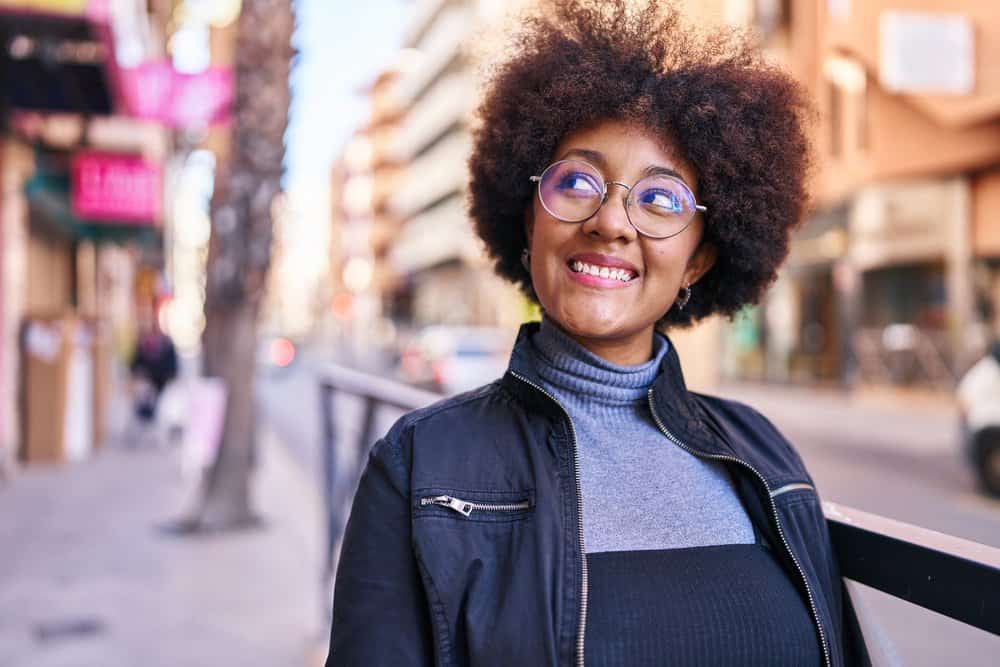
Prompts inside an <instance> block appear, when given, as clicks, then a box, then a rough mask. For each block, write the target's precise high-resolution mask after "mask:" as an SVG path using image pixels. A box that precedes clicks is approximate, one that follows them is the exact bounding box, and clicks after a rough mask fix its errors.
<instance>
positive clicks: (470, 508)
mask: <svg viewBox="0 0 1000 667" xmlns="http://www.w3.org/2000/svg"><path fill="white" fill-rule="evenodd" d="M428 505H437V506H439V507H447V508H448V509H451V510H455V511H456V512H458V513H459V514H462V515H463V516H469V515H470V514H472V513H473V512H523V511H524V510H527V509H531V503H530V502H529V501H527V500H524V501H521V502H519V503H474V502H470V501H468V500H462V499H460V498H455V497H454V496H428V497H426V498H421V499H420V506H421V507H427V506H428Z"/></svg>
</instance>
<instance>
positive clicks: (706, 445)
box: [328, 0, 868, 667]
mask: <svg viewBox="0 0 1000 667" xmlns="http://www.w3.org/2000/svg"><path fill="white" fill-rule="evenodd" d="M512 44H513V45H514V48H513V49H512V50H511V51H510V52H509V53H510V55H509V59H508V60H506V61H504V62H502V63H500V64H498V65H497V66H496V68H495V69H494V70H493V75H492V78H491V79H490V81H489V83H488V86H487V89H486V95H485V97H484V99H483V102H482V105H481V106H480V109H479V116H480V125H479V128H478V130H477V131H476V134H475V136H474V142H473V152H472V156H471V158H470V162H469V166H470V170H471V185H470V195H471V196H470V212H471V215H472V218H473V220H474V221H475V224H476V229H477V231H478V232H479V235H480V236H481V237H482V238H483V240H484V241H485V243H486V247H487V250H488V252H489V253H490V255H491V256H492V257H493V259H494V260H495V263H496V269H497V271H498V273H500V274H501V275H502V276H505V277H506V278H508V279H510V280H512V281H514V282H515V283H517V284H519V285H520V286H521V287H522V288H523V289H524V291H525V293H526V294H528V296H529V297H531V298H532V299H535V300H537V302H538V303H539V304H540V305H541V308H542V313H543V317H542V322H541V323H540V324H539V323H531V324H526V325H524V326H522V328H521V331H520V333H519V335H518V339H517V342H516V343H515V346H514V350H513V352H512V354H511V359H510V363H509V366H508V369H507V372H506V373H505V374H504V376H503V377H502V378H501V379H499V380H498V381H496V382H493V383H491V384H489V385H487V386H485V387H481V388H480V389H477V390H474V391H472V392H468V393H465V394H461V395H459V396H456V397H453V398H450V399H447V400H445V401H442V402H440V403H437V404H435V405H433V406H431V407H429V408H426V409H423V410H417V411H415V412H412V413H410V414H408V415H406V416H404V417H403V418H402V419H400V420H399V421H398V422H397V423H396V424H395V425H394V426H393V428H392V429H391V430H390V431H389V433H387V434H386V436H385V437H384V438H382V439H381V440H380V441H379V442H378V443H376V444H375V446H374V448H373V449H372V453H371V458H370V460H369V464H368V467H367V470H366V472H365V474H364V477H363V479H362V481H361V484H360V486H359V488H358V493H357V496H356V499H355V502H354V507H353V509H352V512H351V519H350V522H349V524H348V527H347V532H346V536H345V538H344V544H343V550H342V552H341V560H340V563H339V566H338V573H337V581H336V586H335V591H334V608H333V627H332V635H331V650H330V658H329V661H328V665H334V664H335V665H397V664H399V665H402V664H406V665H429V664H436V665H574V664H575V665H579V666H581V667H582V666H583V665H608V666H616V667H620V666H625V665H629V666H642V665H662V664H678V665H720V664H724V665H820V664H822V665H826V666H828V667H834V666H840V665H855V664H868V657H867V653H866V648H865V645H864V642H863V638H862V636H861V634H860V632H859V630H858V627H857V622H856V620H855V617H854V613H853V611H852V607H851V603H850V598H849V597H848V596H847V594H846V592H845V589H844V586H843V583H842V581H841V579H840V577H839V574H838V565H837V561H836V559H835V557H834V555H833V550H832V548H831V545H830V539H829V535H828V533H827V527H826V521H825V519H824V517H823V513H822V510H821V509H820V504H819V496H818V495H817V492H816V489H815V486H814V485H813V482H812V479H811V477H810V475H809V473H808V471H807V470H806V468H805V466H804V465H803V463H802V461H801V459H800V458H799V456H798V454H797V453H796V452H795V449H794V448H793V447H792V446H791V444H790V443H788V441H787V440H785V438H784V437H782V435H781V434H780V433H778V432H777V431H776V430H775V428H774V426H773V425H772V424H771V423H770V422H769V421H768V420H767V419H765V418H764V417H762V416H761V415H760V414H758V413H757V412H756V411H754V410H753V409H751V408H749V407H747V406H745V405H740V404H736V403H733V402H731V401H725V400H722V399H719V398H715V397H711V396H705V395H701V394H695V393H692V392H689V391H688V390H687V389H686V387H685V384H684V378H683V374H682V372H681V367H680V362H679V359H678V357H677V354H676V351H675V350H674V348H673V346H672V345H671V343H670V340H669V339H668V338H667V337H666V335H664V330H665V329H667V328H668V327H671V326H686V325H690V324H692V323H694V322H696V321H697V320H699V319H701V318H703V317H706V316H708V315H711V314H716V313H718V314H723V315H731V314H732V313H734V312H736V311H737V310H738V309H739V308H741V307H742V306H744V305H746V304H748V303H752V302H754V301H756V300H757V299H758V298H759V297H760V296H761V294H762V293H763V291H764V290H765V288H766V287H767V285H768V284H769V283H770V282H771V281H773V279H774V277H775V274H776V271H777V269H778V266H779V265H780V263H781V261H782V260H783V259H784V257H785V255H786V253H787V250H788V243H789V239H788V237H789V233H790V231H791V230H792V229H793V228H794V226H795V225H796V224H797V223H798V221H799V218H800V216H801V214H802V211H803V208H804V202H805V185H804V184H805V178H806V172H807V167H808V165H809V151H808V145H807V141H806V139H805V132H804V129H803V119H804V117H805V115H806V112H807V109H808V105H807V103H806V101H805V99H804V97H803V94H802V93H801V91H800V90H799V87H798V86H797V85H796V84H795V83H794V82H793V81H792V80H791V79H790V78H789V77H788V76H787V75H786V74H784V73H782V72H781V71H779V70H777V69H775V68H773V67H771V66H769V65H767V64H765V63H764V62H763V61H762V60H761V59H760V58H759V57H758V56H757V55H755V54H754V52H753V51H752V49H751V48H750V47H749V46H748V45H747V44H746V43H745V42H743V41H741V39H740V38H739V37H738V36H734V35H731V34H716V35H705V34H704V33H703V32H695V31H693V30H691V29H690V28H688V27H686V26H685V25H684V24H683V23H682V21H681V18H680V16H679V15H678V14H677V12H676V11H674V10H673V9H672V7H670V6H669V5H664V4H663V3H661V2H653V1H650V2H649V3H647V4H642V3H639V2H636V1H634V0H593V1H588V0H551V1H547V2H541V3H540V4H539V7H538V10H537V12H536V13H534V14H532V15H530V16H527V17H526V18H525V19H524V22H523V23H522V29H521V31H520V32H518V33H517V34H516V35H515V36H514V38H513V41H512Z"/></svg>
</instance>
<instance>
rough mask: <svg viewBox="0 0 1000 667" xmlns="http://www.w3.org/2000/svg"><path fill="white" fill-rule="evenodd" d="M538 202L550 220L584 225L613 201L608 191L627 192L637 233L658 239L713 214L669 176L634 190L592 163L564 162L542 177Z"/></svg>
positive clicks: (538, 179)
mask: <svg viewBox="0 0 1000 667" xmlns="http://www.w3.org/2000/svg"><path fill="white" fill-rule="evenodd" d="M531 180H532V181H533V182H535V183H538V199H539V201H541V203H542V207H543V208H544V209H545V210H546V211H548V213H549V215H551V216H552V217H553V218H556V219H557V220H562V221H563V222H583V221H585V220H589V219H590V218H592V217H593V216H594V215H595V214H596V213H597V211H599V210H600V208H601V206H603V205H604V203H605V202H606V201H607V200H608V186H609V185H617V186H620V187H623V188H625V217H627V218H628V221H629V224H631V225H632V226H633V227H634V228H635V230H636V231H637V232H639V233H640V234H642V235H643V236H648V237H650V238H654V239H666V238H670V237H671V236H677V235H678V234H680V233H681V232H683V231H684V230H685V229H687V227H688V225H690V224H691V221H692V220H693V219H694V216H695V214H696V213H699V212H701V213H704V212H705V211H707V210H708V209H707V208H705V207H704V206H701V205H700V204H698V203H697V202H695V200H694V194H693V193H692V192H691V189H690V188H688V186H687V185H685V184H684V181H682V180H681V179H679V178H676V177H674V176H670V175H669V174H653V175H651V176H646V177H645V178H642V179H641V180H639V181H638V182H636V183H635V184H634V185H632V186H629V185H626V184H625V183H619V182H618V181H610V182H609V181H605V180H604V176H602V175H601V172H600V171H598V170H597V167H595V166H593V165H592V164H590V163H589V162H584V161H583V160H559V161H558V162H553V163H552V164H550V165H549V166H548V167H546V168H545V171H543V172H542V175H541V176H532V177H531Z"/></svg>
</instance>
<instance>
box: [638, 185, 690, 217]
mask: <svg viewBox="0 0 1000 667" xmlns="http://www.w3.org/2000/svg"><path fill="white" fill-rule="evenodd" d="M636 199H637V201H638V203H639V205H640V206H642V208H644V209H646V210H647V211H649V212H650V213H655V214H657V215H675V214H678V213H682V212H683V211H684V203H683V201H682V200H681V198H680V196H678V194H677V193H676V192H673V191H672V190H665V189H661V188H650V189H648V190H643V191H642V192H641V193H639V196H638V197H637V198H636Z"/></svg>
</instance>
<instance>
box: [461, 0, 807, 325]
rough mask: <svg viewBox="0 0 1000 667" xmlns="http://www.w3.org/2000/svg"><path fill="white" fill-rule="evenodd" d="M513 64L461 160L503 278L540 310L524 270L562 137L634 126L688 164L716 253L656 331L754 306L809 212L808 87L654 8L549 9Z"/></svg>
mask: <svg viewBox="0 0 1000 667" xmlns="http://www.w3.org/2000/svg"><path fill="white" fill-rule="evenodd" d="M511 37H512V43H511V46H512V47H513V48H512V49H511V51H510V53H511V54H512V55H510V56H508V57H507V59H505V60H502V61H500V62H498V63H496V64H495V65H493V68H492V71H491V72H490V73H489V74H488V76H487V80H486V88H485V91H484V95H483V98H482V102H481V104H480V106H479V109H478V119H477V120H478V121H479V123H478V125H477V127H476V129H475V130H474V132H473V148H472V153H471V156H470V158H469V169H470V185H469V213H470V215H471V217H472V219H473V221H474V223H475V227H476V231H477V233H478V234H479V236H480V237H481V238H482V240H483V241H484V242H485V245H486V249H487V252H488V254H489V256H490V257H491V259H492V260H493V261H494V263H495V269H496V271H497V273H498V274H500V275H501V276H503V277H505V278H507V279H509V280H511V281H512V282H514V283H515V284H517V285H518V286H519V287H521V289H522V290H523V291H524V292H525V294H527V295H528V297H529V298H531V299H532V300H534V301H536V302H537V296H536V295H535V293H534V290H533V288H532V286H531V276H530V274H529V273H528V272H527V271H526V270H525V269H524V267H523V266H522V264H521V261H520V255H521V251H522V250H523V248H524V247H525V245H526V235H525V228H524V221H525V216H526V211H527V210H528V209H529V207H530V206H531V201H532V197H533V195H534V189H533V185H532V183H531V182H530V181H529V179H528V176H529V175H531V174H538V173H541V170H542V169H544V168H545V166H547V165H548V163H549V162H550V160H551V159H552V154H553V152H554V151H555V149H556V147H557V145H558V144H559V142H560V141H561V140H562V139H563V138H564V137H565V136H566V135H567V134H568V133H570V132H572V131H574V130H578V129H583V128H586V127H588V126H592V125H594V124H595V123H598V122H601V121H603V120H608V119H615V120H626V121H630V122H637V123H640V124H642V125H643V126H644V127H646V128H649V129H651V130H652V131H653V132H654V134H656V135H658V136H660V137H661V138H664V139H668V140H669V141H670V142H671V143H672V144H673V145H674V146H676V147H678V149H679V150H680V151H681V152H682V153H683V157H684V158H685V159H686V160H687V161H688V162H689V163H690V164H692V165H693V166H694V168H695V171H696V172H697V177H698V178H697V180H698V193H697V194H698V200H699V203H703V204H705V205H706V206H707V207H708V212H707V213H705V214H703V215H704V216H705V218H704V220H705V226H704V229H705V232H704V238H703V241H707V242H710V243H712V244H714V245H715V246H716V248H717V249H718V259H717V260H716V262H715V264H714V266H713V267H712V268H711V269H710V270H709V271H708V272H707V273H706V274H705V275H704V276H703V277H702V279H701V280H700V281H699V283H698V288H697V289H695V290H693V295H692V297H691V299H690V301H689V302H688V304H687V306H686V307H685V308H684V309H683V310H679V309H677V308H671V309H670V310H669V311H668V312H667V313H665V314H664V316H663V317H662V318H661V319H660V320H659V321H658V322H657V325H658V326H661V327H667V326H687V325H690V324H692V323H693V322H695V321H697V320H699V319H701V318H704V317H706V316H709V315H712V314H716V313H719V314H723V315H726V316H729V317H732V316H733V315H734V314H735V313H736V312H737V311H738V310H739V309H740V308H742V307H743V306H745V305H747V304H751V303H757V302H758V301H759V300H760V297H761V296H762V294H763V292H764V290H765V289H766V288H767V287H768V286H769V285H770V284H771V283H772V282H773V281H774V279H775V277H776V276H777V270H778V267H779V266H780V265H781V263H782V262H783V261H784V259H785V257H786V256H787V254H788V247H789V236H790V233H791V231H792V229H793V228H794V227H795V226H797V224H798V223H799V221H800V219H801V218H802V216H803V213H804V210H805V207H806V205H807V192H806V181H807V178H808V175H809V171H810V167H811V152H810V146H809V142H808V139H807V137H806V126H805V125H806V121H807V119H808V118H809V117H810V116H811V115H812V108H811V106H810V104H809V102H808V101H807V97H806V94H805V93H804V91H803V89H802V88H801V87H800V86H799V85H798V84H797V83H796V82H795V81H794V80H793V79H792V78H791V77H790V76H789V75H788V74H786V73H785V72H783V71H782V70H780V69H779V68H778V67H776V66H774V65H771V64H768V63H766V62H765V61H764V60H763V59H762V58H761V56H760V55H759V53H758V51H757V49H756V48H755V47H754V46H753V44H752V43H751V41H750V40H749V39H748V38H747V37H746V36H744V35H742V34H741V33H738V32H736V31H727V30H721V29H720V30H718V31H716V32H713V33H711V34H705V33H704V32H699V31H697V30H696V29H694V28H692V27H690V26H688V25H685V24H684V23H683V22H682V19H681V17H680V14H679V13H678V11H677V9H676V8H675V7H673V6H670V5H667V6H664V3H663V2H656V1H655V0H651V1H649V2H647V3H645V4H644V5H643V6H642V7H636V3H635V2H633V1H632V0H551V1H550V2H546V3H544V5H543V7H542V8H541V9H540V10H538V11H536V12H535V13H533V14H530V15H527V16H526V17H524V20H523V22H522V23H521V24H520V28H519V29H518V30H516V31H515V32H514V33H513V34H512V36H511Z"/></svg>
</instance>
